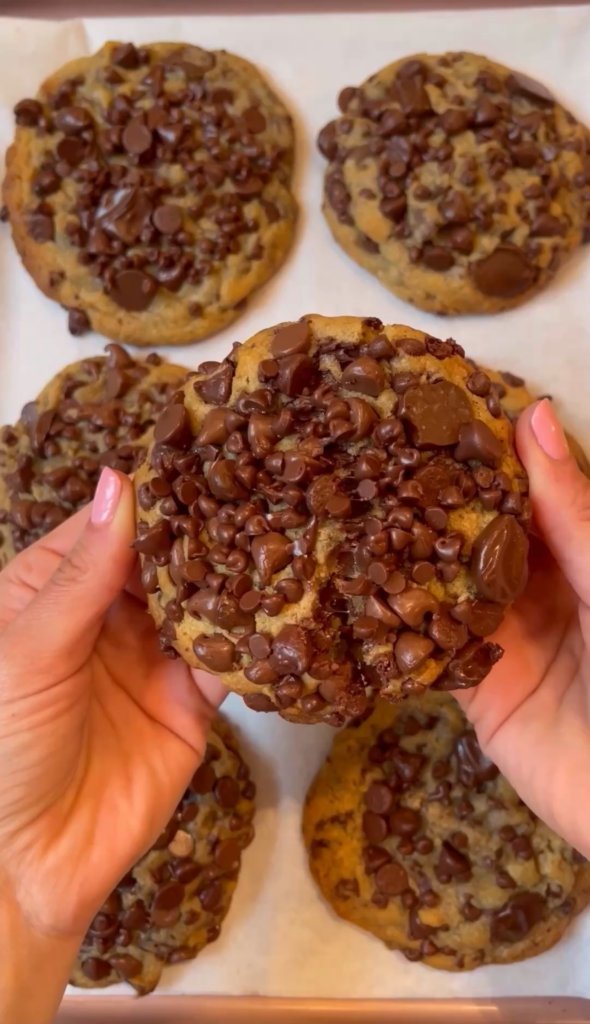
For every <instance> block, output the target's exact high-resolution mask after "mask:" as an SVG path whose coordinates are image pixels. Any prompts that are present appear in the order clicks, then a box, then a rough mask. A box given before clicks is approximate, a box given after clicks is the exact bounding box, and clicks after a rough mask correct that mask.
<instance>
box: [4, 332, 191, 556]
mask: <svg viewBox="0 0 590 1024" xmlns="http://www.w3.org/2000/svg"><path fill="white" fill-rule="evenodd" d="M106 350H107V356H106V357H104V356H99V357H98V358H94V359H84V360H83V361H82V362H78V363H72V364H71V365H70V366H66V367H65V369H63V370H62V371H61V372H60V373H58V374H57V376H55V377H54V378H53V379H52V380H50V382H49V384H47V385H46V386H45V387H44V388H43V391H42V392H41V394H40V395H39V397H38V398H37V399H36V400H35V401H34V402H29V403H28V404H27V405H25V407H24V409H23V411H22V414H21V418H20V420H19V421H18V423H17V424H16V425H15V426H14V427H11V426H8V427H3V428H2V429H1V430H0V566H3V565H6V563H7V562H8V561H10V559H11V558H13V557H14V555H15V554H17V553H18V552H19V551H22V550H23V548H26V547H28V546H29V544H32V543H33V541H35V540H38V539H39V538H40V537H43V536H44V535H45V534H46V533H49V532H50V531H51V530H53V529H54V527H56V526H58V525H59V524H60V523H62V522H63V521H64V520H65V519H68V518H69V517H70V516H71V515H73V514H74V512H77V511H78V510H79V509H80V508H82V506H83V505H85V504H87V502H88V501H90V499H91V498H92V496H93V495H94V490H95V487H96V484H97V483H98V477H99V475H100V471H101V469H102V468H103V466H111V467H112V468H113V469H118V470H121V472H123V473H131V472H133V470H134V469H135V468H136V467H137V465H138V464H139V462H140V461H141V459H142V458H143V457H144V454H145V443H146V442H145V437H144V435H145V434H146V432H148V431H149V429H150V427H152V426H153V424H154V421H155V419H157V417H158V416H159V414H160V413H161V411H162V409H164V408H165V406H166V403H167V402H168V401H169V400H170V399H171V398H172V396H173V395H174V393H175V391H176V390H177V389H178V388H179V387H180V386H181V384H182V383H183V382H184V380H185V378H186V375H187V373H188V370H186V369H184V368H183V367H182V366H173V365H172V364H168V363H165V362H163V360H162V359H161V358H160V356H159V355H157V354H156V353H155V352H154V353H152V354H151V355H148V356H147V358H145V359H137V360H135V359H132V358H131V356H130V355H128V353H127V352H126V351H125V349H123V348H121V346H120V345H117V344H111V345H107V349H106Z"/></svg>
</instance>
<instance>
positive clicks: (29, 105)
mask: <svg viewBox="0 0 590 1024" xmlns="http://www.w3.org/2000/svg"><path fill="white" fill-rule="evenodd" d="M14 115H15V118H16V123H17V124H19V125H22V126H23V127H25V128H34V127H35V126H36V125H37V124H39V121H40V120H41V118H42V117H43V107H42V106H41V104H40V103H39V101H38V100H21V101H20V103H17V105H16V107H15V108H14Z"/></svg>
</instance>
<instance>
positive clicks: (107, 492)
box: [90, 467, 121, 526]
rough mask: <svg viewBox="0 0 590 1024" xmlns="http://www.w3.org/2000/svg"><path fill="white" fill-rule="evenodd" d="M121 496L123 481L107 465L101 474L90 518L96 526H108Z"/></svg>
mask: <svg viewBox="0 0 590 1024" xmlns="http://www.w3.org/2000/svg"><path fill="white" fill-rule="evenodd" d="M120 497H121V481H120V479H119V477H118V476H117V474H116V473H115V472H114V470H112V469H109V468H108V467H105V468H104V469H103V471H102V473H101V474H100V480H99V481H98V487H97V488H96V493H95V495H94V501H93V502H92V512H91V513H90V518H91V520H92V522H93V523H94V525H95V526H106V525H107V523H110V522H111V520H112V519H113V517H114V515H115V512H116V511H117V505H118V504H119V498H120Z"/></svg>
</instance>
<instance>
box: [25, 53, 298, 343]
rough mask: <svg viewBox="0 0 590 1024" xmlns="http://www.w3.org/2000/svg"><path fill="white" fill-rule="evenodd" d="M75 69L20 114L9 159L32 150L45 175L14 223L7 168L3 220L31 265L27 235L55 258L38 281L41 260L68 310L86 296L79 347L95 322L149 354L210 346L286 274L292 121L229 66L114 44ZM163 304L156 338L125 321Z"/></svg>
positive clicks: (252, 78)
mask: <svg viewBox="0 0 590 1024" xmlns="http://www.w3.org/2000/svg"><path fill="white" fill-rule="evenodd" d="M78 65H79V67H78ZM66 70H67V69H66ZM74 70H78V72H79V73H74V74H72V75H70V76H69V77H64V73H60V74H58V75H57V76H55V80H50V81H49V83H46V86H45V87H44V88H43V89H42V91H41V93H40V95H39V98H38V99H25V100H22V101H21V102H20V103H18V104H17V105H16V107H15V115H16V122H17V125H18V126H19V132H20V134H19V132H17V139H16V143H15V146H14V147H13V150H12V151H11V152H12V157H11V161H16V162H18V160H19V159H21V158H22V159H25V155H24V150H23V147H25V146H27V147H28V148H27V152H26V159H27V163H30V164H32V166H33V174H32V177H31V185H30V193H29V194H27V195H25V196H24V197H22V196H20V197H19V198H20V202H21V204H22V202H23V200H24V209H23V208H22V207H21V206H19V208H18V209H17V208H16V197H15V195H14V187H13V183H12V182H11V172H10V167H9V174H8V184H7V187H6V198H7V204H8V210H7V214H8V215H9V216H10V219H11V221H12V223H13V232H14V236H15V241H16V242H17V246H19V248H20V249H21V252H25V255H26V251H27V246H28V242H27V239H26V238H24V239H23V238H22V237H21V236H22V235H23V234H26V236H27V237H28V239H30V240H32V241H33V242H35V243H37V244H38V246H41V247H43V248H42V249H41V252H40V255H39V256H38V257H37V256H33V257H32V258H31V259H27V258H25V262H26V263H27V266H28V269H30V270H31V272H32V273H33V275H34V276H36V273H37V269H38V268H37V267H36V263H37V259H38V260H40V261H41V262H42V268H39V269H40V270H41V269H42V272H43V275H44V278H43V281H40V282H39V283H40V284H41V287H43V288H44V290H46V291H47V292H48V294H50V295H52V296H53V297H55V298H58V299H59V301H61V302H62V304H68V303H69V304H70V305H71V299H72V296H74V294H75V295H78V297H79V298H80V306H79V308H78V307H73V308H71V309H70V314H69V326H70V330H71V331H72V333H74V334H82V333H83V332H84V331H85V330H86V329H88V328H89V327H90V326H91V321H92V326H95V327H97V328H98V329H100V330H102V331H103V332H104V333H107V334H109V336H111V337H114V338H117V339H118V340H128V341H132V342H135V343H137V344H142V343H143V344H148V343H150V342H153V343H155V340H157V341H159V342H160V343H162V344H166V342H167V341H168V343H172V342H174V341H189V340H194V339H196V338H199V337H203V336H205V334H207V333H210V331H211V330H215V329H217V328H218V327H219V326H221V325H222V324H223V323H226V322H229V319H232V318H233V317H234V316H235V315H236V311H235V309H233V307H234V306H238V305H239V303H240V301H242V300H243V299H244V298H245V296H246V294H247V293H248V291H250V290H251V289H252V287H254V286H255V285H256V284H258V283H262V280H264V279H265V277H267V276H269V274H270V273H271V272H272V270H273V269H274V267H275V265H277V263H278V262H280V260H279V259H278V257H277V253H276V252H273V250H277V251H278V250H279V249H280V248H281V247H283V242H282V241H281V239H280V238H279V233H280V232H281V231H283V230H284V229H285V225H286V224H287V223H289V224H290V223H291V222H292V221H293V219H294V203H293V201H292V199H291V196H290V194H289V192H288V183H289V179H290V175H291V167H292V162H293V138H292V130H291V124H290V118H289V115H288V114H287V112H286V111H285V110H284V108H283V107H282V105H281V104H280V103H279V101H278V100H277V99H276V97H274V95H273V94H272V93H271V91H270V89H268V87H267V86H266V83H265V82H263V80H262V79H261V78H260V76H259V74H258V72H257V71H256V69H255V68H253V67H252V66H251V65H248V64H246V62H244V61H241V60H240V59H239V58H235V57H232V56H231V55H230V54H225V53H223V52H220V53H214V52H208V51H206V50H200V49H198V48H196V47H183V46H173V45H164V44H155V45H153V46H144V47H139V48H136V47H135V46H133V45H132V44H131V43H128V44H119V45H115V44H107V46H106V47H104V48H103V50H102V51H100V53H99V54H97V55H95V57H93V58H87V59H85V60H84V61H81V62H76V66H75V69H74ZM23 133H24V134H25V136H26V138H23ZM21 221H22V222H23V223H22V224H21ZM279 222H282V227H280V228H277V225H278V224H279ZM23 229H24V230H23ZM277 231H278V232H279V233H277ZM286 242H287V239H285V247H286ZM47 243H55V245H47ZM266 245H268V248H269V251H268V252H266V251H265V246H266ZM45 261H47V262H46V263H45ZM238 264H239V266H238ZM267 264H268V266H267ZM256 267H258V268H259V269H258V270H256ZM85 276H88V279H89V280H88V284H87V285H85V286H84V287H82V282H83V281H84V277H85ZM72 280H73V281H74V283H75V282H78V286H77V290H76V289H74V291H72V289H71V288H70V284H71V283H72ZM240 280H241V283H240ZM97 287H98V289H99V290H100V293H101V294H102V296H103V299H102V306H101V305H100V304H98V305H97V303H96V302H95V301H94V300H95V297H96V289H97ZM222 293H223V294H222ZM156 296H158V297H159V299H160V303H157V304H156V305H157V307H158V308H159V309H160V308H161V303H162V302H166V303H167V305H168V307H169V320H168V322H167V324H166V325H164V324H162V323H161V324H160V333H159V335H157V337H156V336H152V335H151V334H150V333H149V332H148V333H147V334H146V331H145V328H144V329H143V333H142V330H141V329H140V328H139V327H138V328H137V329H135V328H134V325H133V321H130V322H129V323H128V324H126V323H125V320H124V319H123V320H122V319H121V314H120V311H121V310H123V311H124V312H126V313H132V314H138V313H143V312H144V311H146V310H148V309H150V308H151V307H152V306H153V303H154V300H155V298H156ZM85 300H88V301H87V302H86V301H85ZM107 300H108V301H107ZM154 308H155V307H154ZM117 311H119V312H118V313H117ZM210 317H211V319H208V318H210ZM165 326H170V327H172V328H173V329H174V328H175V329H176V332H177V333H176V335H174V333H173V335H172V337H171V338H168V337H167V330H166V329H163V328H164V327H165ZM146 339H147V340H146Z"/></svg>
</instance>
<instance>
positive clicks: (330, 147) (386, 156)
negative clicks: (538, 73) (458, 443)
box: [318, 53, 590, 315]
mask: <svg viewBox="0 0 590 1024" xmlns="http://www.w3.org/2000/svg"><path fill="white" fill-rule="evenodd" d="M339 106H340V110H341V116H339V117H337V118H336V120H334V121H330V123H329V124H327V125H326V126H325V127H324V128H323V129H322V130H321V132H320V134H319V136H318V147H319V149H320V152H321V153H322V155H323V156H324V157H325V158H326V160H327V161H328V167H327V170H326V176H325V183H324V203H323V210H324V214H325V217H326V220H327V221H328V225H329V227H330V229H331V231H332V234H333V235H334V237H335V239H336V241H337V242H338V243H339V244H340V245H341V246H342V248H343V249H344V250H345V252H347V253H348V255H349V256H351V257H352V259H354V260H355V261H356V262H357V263H360V265H361V266H363V267H365V269H367V270H369V271H370V272H371V273H372V274H374V275H375V276H376V277H377V278H379V280H380V281H381V282H382V284H384V285H385V287H386V288H388V289H389V290H390V291H392V292H393V293H394V294H395V295H398V296H399V297H400V298H401V299H404V300H405V301H406V302H411V303H413V304H414V305H415V306H418V307H420V308H421V309H426V310H428V311H429V312H433V313H442V314H452V315H456V314H461V313H496V312H498V311H500V310H503V309H509V308H511V307H512V306H517V305H519V304H520V303H522V302H524V301H525V300H526V299H528V298H529V297H530V296H531V295H533V294H535V292H537V291H539V290H540V289H541V288H543V287H544V286H545V285H546V284H547V283H548V282H549V281H550V280H551V278H552V277H553V276H554V274H555V273H556V271H557V270H558V268H559V267H560V266H561V264H562V263H563V262H564V260H565V258H566V257H567V255H568V254H569V253H570V252H571V251H572V250H573V249H575V248H576V247H577V246H578V245H580V244H581V242H582V239H583V234H584V225H585V222H586V220H587V217H588V210H589V209H590V155H589V154H590V150H589V147H588V138H589V136H588V133H587V130H586V128H585V127H584V126H583V125H581V124H579V123H578V122H577V121H576V119H575V118H574V117H573V116H572V115H571V114H570V113H569V111H567V110H565V109H564V108H563V107H562V106H561V105H560V104H559V103H558V102H557V100H556V99H555V98H554V97H553V96H552V94H551V93H550V92H549V90H548V89H546V88H545V86H544V85H541V84H540V83H539V82H535V81H533V80H532V79H530V78H528V77H527V76H525V75H522V74H519V73H517V72H513V71H510V70H509V69H508V68H505V67H503V66H502V65H501V64H496V63H495V62H494V61H490V60H488V59H487V58H485V57H481V56H477V55H475V54H471V53H447V54H445V55H444V56H429V55H426V54H418V55H416V56H414V57H410V58H404V59H402V60H398V61H394V63H392V64H389V65H388V66H387V67H384V68H382V69H381V70H380V71H378V72H377V73H376V74H374V75H372V76H371V77H370V78H368V79H367V80H366V81H365V82H363V84H362V85H361V86H360V87H359V88H352V87H349V88H346V89H343V90H342V92H341V93H340V96H339Z"/></svg>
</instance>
